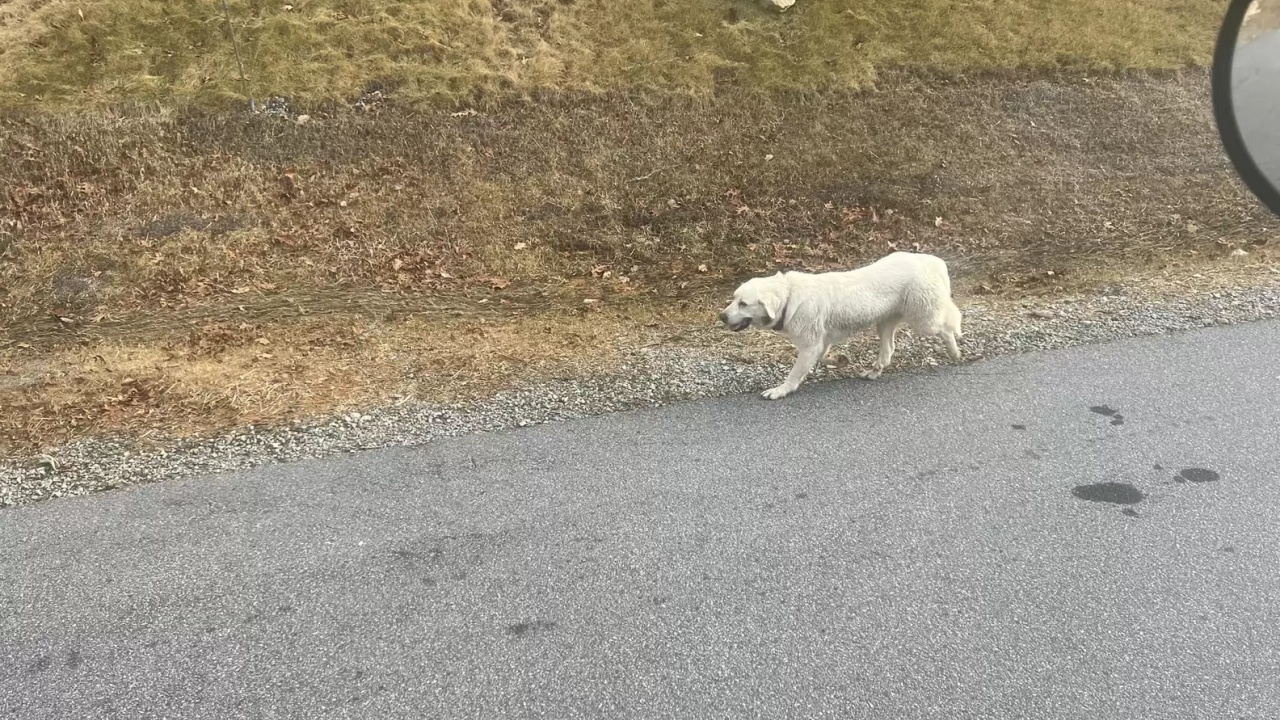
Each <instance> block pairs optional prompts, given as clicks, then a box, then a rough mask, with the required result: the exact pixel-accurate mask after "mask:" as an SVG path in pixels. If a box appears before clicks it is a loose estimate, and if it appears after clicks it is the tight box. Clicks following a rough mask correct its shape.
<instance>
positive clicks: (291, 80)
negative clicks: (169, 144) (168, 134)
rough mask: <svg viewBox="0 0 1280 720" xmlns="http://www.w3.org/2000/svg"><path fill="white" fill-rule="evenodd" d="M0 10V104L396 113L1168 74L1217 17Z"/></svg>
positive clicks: (751, 8) (743, 4) (639, 8)
mask: <svg viewBox="0 0 1280 720" xmlns="http://www.w3.org/2000/svg"><path fill="white" fill-rule="evenodd" d="M228 5H229V7H230V10H231V15H232V18H233V21H234V26H235V27H236V29H237V34H238V37H239V40H240V43H241V49H242V53H241V54H242V58H243V63H244V66H245V71H246V74H247V75H248V76H249V79H248V81H247V82H244V83H242V82H240V81H239V79H238V71H237V62H236V57H235V53H234V50H233V46H232V43H231V42H230V40H229V38H228V36H227V34H226V26H225V22H224V19H223V16H222V13H221V8H220V5H219V3H217V2H213V1H212V0H10V2H8V3H5V4H2V5H0V100H3V101H5V102H6V103H10V104H12V103H24V104H26V103H44V104H49V105H53V106H58V105H62V104H65V103H67V102H76V103H80V102H84V101H85V100H86V99H87V100H89V101H117V100H129V99H147V100H157V101H162V102H165V103H173V102H185V101H188V100H196V101H201V102H220V101H225V100H229V99H231V98H243V97H245V96H246V95H251V96H254V97H258V98H262V97H265V96H267V95H271V94H281V95H285V96H288V97H290V98H294V99H299V100H320V99H348V100H349V99H351V98H353V97H355V96H357V95H359V94H360V93H361V92H362V91H363V90H364V89H365V88H367V87H368V86H369V84H370V83H371V82H374V81H377V82H381V83H384V84H387V85H394V86H395V87H397V94H398V95H399V97H400V98H401V99H402V100H404V101H415V102H416V101H428V102H432V101H444V102H453V103H456V102H473V101H475V100H477V98H478V97H485V98H493V97H505V96H508V95H511V94H527V93H533V92H538V91H548V90H550V91H567V92H577V91H588V92H594V91H626V92H635V91H638V90H661V91H664V92H693V93H702V92H707V91H708V90H710V89H711V88H712V87H713V86H714V83H715V81H716V78H717V77H719V78H721V79H723V78H724V77H727V76H730V75H731V76H734V77H736V78H738V79H739V80H740V81H741V82H742V83H744V84H747V85H749V86H751V87H753V88H756V89H758V90H761V91H766V92H767V91H772V90H778V89H783V88H788V89H797V88H798V89H833V88H860V87H864V86H866V85H867V84H868V83H869V82H871V81H872V80H873V79H874V77H875V72H876V69H877V68H886V67H904V66H905V67H919V68H927V69H930V70H965V69H975V68H976V69H990V68H1029V67H1038V68H1039V67H1055V68H1063V67H1065V68H1077V69H1090V70H1100V69H1131V68H1166V69H1167V68H1179V67H1185V66H1188V65H1193V64H1200V63H1204V62H1205V61H1206V60H1207V59H1208V57H1209V52H1210V46H1211V41H1212V36H1213V33H1214V30H1215V24H1216V23H1217V22H1218V20H1219V18H1220V15H1221V12H1222V10H1223V3H1222V2H1219V1H1218V0H1141V1H1140V2H1135V1H1134V0H1070V1H1067V0H897V1H895V2H884V1H883V0H800V2H799V3H798V4H797V5H796V6H795V7H794V8H793V9H792V10H790V11H787V12H785V13H781V14H779V13H777V12H776V11H773V10H771V9H768V8H766V7H765V6H764V5H763V3H760V2H757V1H756V0H627V1H625V2H622V1H618V0H408V1H405V2H374V1H373V0H295V1H294V2H292V4H287V3H285V2H278V1H276V0H272V1H271V2H265V1H263V0H229V3H228Z"/></svg>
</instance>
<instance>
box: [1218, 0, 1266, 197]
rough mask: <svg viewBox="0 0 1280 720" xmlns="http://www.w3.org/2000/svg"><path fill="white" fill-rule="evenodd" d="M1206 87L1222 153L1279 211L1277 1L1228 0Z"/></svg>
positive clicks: (1244, 178)
mask: <svg viewBox="0 0 1280 720" xmlns="http://www.w3.org/2000/svg"><path fill="white" fill-rule="evenodd" d="M1212 87H1213V115H1214V118H1215V120H1217V123H1218V134H1219V135H1220V136H1221V138H1222V145H1223V147H1225V148H1226V151H1227V157H1229V158H1231V163H1232V164H1233V165H1235V167H1236V172H1238V173H1240V177H1241V179H1243V180H1244V183H1245V185H1247V186H1248V187H1249V190H1250V191H1251V192H1252V193H1253V194H1254V195H1255V196H1256V197H1257V198H1258V199H1259V200H1261V201H1262V203H1263V204H1264V205H1266V206H1267V207H1268V208H1269V209H1270V210H1271V212H1273V213H1276V214H1277V215H1280V191H1277V188H1278V187H1280V0H1231V5H1230V7H1228V8H1227V16H1226V18H1225V19H1224V20H1223V21H1222V29H1221V30H1220V31H1219V32H1218V44H1217V47H1216V48H1215V49H1214V52H1213V80H1212Z"/></svg>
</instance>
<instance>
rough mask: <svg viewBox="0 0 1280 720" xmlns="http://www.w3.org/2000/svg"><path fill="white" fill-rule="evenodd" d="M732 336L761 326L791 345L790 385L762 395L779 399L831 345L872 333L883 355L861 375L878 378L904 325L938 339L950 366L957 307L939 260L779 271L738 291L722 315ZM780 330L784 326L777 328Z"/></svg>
mask: <svg viewBox="0 0 1280 720" xmlns="http://www.w3.org/2000/svg"><path fill="white" fill-rule="evenodd" d="M720 320H721V321H722V322H723V323H724V324H725V325H726V326H727V327H729V328H730V329H732V330H735V331H737V330H746V329H747V328H749V327H760V328H766V329H770V330H774V331H775V332H777V333H779V334H781V335H782V336H784V337H786V338H787V339H788V340H790V341H791V342H793V343H795V346H796V351H797V352H796V364H795V366H794V367H793V368H791V373H790V374H789V375H787V379H786V380H785V381H783V383H782V384H781V385H779V386H777V387H774V388H770V389H768V390H765V391H764V392H763V393H762V394H763V395H764V397H765V398H767V399H769V400H777V399H779V398H782V397H785V396H786V395H788V394H790V393H791V392H792V391H794V390H795V389H796V388H798V387H800V383H802V382H804V379H805V377H806V376H808V374H809V371H810V370H812V369H813V366H814V364H815V363H817V362H818V360H820V359H822V358H823V357H825V356H826V354H827V353H828V352H829V351H830V350H831V347H832V346H833V345H837V344H839V343H842V342H844V341H845V340H848V339H849V338H850V337H852V336H853V335H855V334H857V333H859V332H861V331H862V330H865V329H867V328H870V327H875V328H876V331H877V332H878V333H879V334H880V353H879V355H878V356H877V357H876V360H875V362H874V363H873V364H872V365H871V368H870V369H869V370H867V371H865V372H864V373H863V374H862V376H863V377H864V378H868V379H875V378H877V377H879V376H880V373H882V372H884V369H885V368H886V367H888V366H889V361H890V360H892V359H893V350H894V336H895V335H896V334H897V332H898V328H899V327H900V326H901V325H903V324H906V325H908V326H910V327H911V328H912V329H913V330H914V331H915V332H916V333H917V334H920V335H927V336H937V337H940V338H942V341H943V342H944V343H945V345H946V349H947V354H948V355H950V356H951V358H952V359H953V360H959V359H960V357H961V356H960V348H959V347H957V346H956V338H959V337H963V334H962V333H961V331H960V309H959V308H957V307H956V304H955V302H954V301H952V299H951V277H950V276H949V275H948V274H947V264H946V262H944V261H943V260H942V258H939V257H935V256H933V255H925V254H923V253H908V252H895V253H892V254H890V255H887V256H885V257H883V258H881V259H879V260H877V261H876V262H873V263H871V264H870V265H867V266H865V267H861V268H858V269H857V270H848V271H844V272H827V273H805V272H780V273H777V274H776V275H770V276H768V277H760V278H753V279H751V280H748V281H746V282H745V283H743V284H742V285H740V286H738V289H737V290H736V291H734V293H733V301H732V302H730V303H729V306H728V307H726V308H725V309H724V311H723V312H721V313H720ZM779 324H781V328H779V327H778V325H779Z"/></svg>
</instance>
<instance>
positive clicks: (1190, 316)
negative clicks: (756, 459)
mask: <svg viewBox="0 0 1280 720" xmlns="http://www.w3.org/2000/svg"><path fill="white" fill-rule="evenodd" d="M957 300H958V301H959V304H960V306H961V309H962V311H963V312H964V315H965V325H964V330H965V337H964V340H963V341H962V344H961V348H962V350H963V351H964V352H965V355H966V360H965V362H967V363H972V362H979V363H980V361H981V360H982V359H984V358H991V357H995V356H1000V355H1008V354H1016V353H1028V352H1038V351H1043V350H1052V349H1055V348H1062V347H1068V346H1073V345H1081V344H1087V343H1102V342H1108V341H1112V340H1119V339H1122V338H1127V337H1134V336H1141V335H1152V334H1161V333H1173V332H1179V331H1184V330H1191V329H1195V328H1200V327H1206V326H1211V325H1225V324H1234V323H1242V322H1250V321H1256V320H1264V319H1270V318H1275V317H1277V316H1280V270H1277V269H1275V268H1267V267H1255V268H1252V269H1249V270H1245V271H1241V270H1239V269H1235V270H1232V269H1229V268H1228V269H1223V270H1222V271H1221V272H1218V273H1206V274H1200V273H1197V274H1195V275H1192V276H1189V277H1186V278H1181V279H1176V280H1171V279H1167V278H1166V279H1165V280H1164V281H1156V282H1153V281H1150V279H1148V280H1147V281H1142V282H1134V283H1132V284H1117V285H1115V286H1112V287H1107V288H1103V289H1102V290H1101V291H1099V292H1096V293H1092V294H1089V295H1080V296H1070V297H1058V298H1054V299H1037V300H1023V301H1008V300H1000V299H994V298H991V299H987V298H964V297H960V298H957ZM874 347H875V339H874V333H867V334H864V335H863V336H861V337H859V338H855V339H854V340H853V341H852V342H851V343H849V344H848V345H847V346H846V347H845V348H843V349H842V350H841V352H842V353H843V354H844V356H845V358H848V359H849V362H847V363H844V362H839V363H836V364H835V365H828V366H824V367H820V368H819V369H817V370H816V371H815V372H814V373H813V374H812V375H811V376H810V378H809V380H808V381H807V383H816V382H829V381H848V382H861V381H859V380H855V379H853V378H854V377H855V376H856V375H857V373H858V371H859V370H860V364H861V363H862V362H864V361H865V360H867V359H869V358H870V357H872V356H873V355H874V352H875V351H874ZM898 347H899V349H898V352H897V353H896V354H895V356H894V365H893V367H892V368H890V370H889V372H946V371H947V370H946V365H947V364H948V362H947V360H946V358H945V354H944V353H942V351H941V348H940V347H937V346H935V343H934V342H933V341H932V340H921V339H918V338H912V337H910V335H909V333H907V334H904V336H903V337H902V338H901V340H900V342H899V345H898ZM623 350H624V351H623V352H622V360H621V361H620V362H619V363H617V364H615V365H613V366H612V367H610V368H608V369H606V370H604V371H602V372H601V373H600V374H599V375H596V376H594V377H592V378H589V379H586V380H557V381H551V382H543V383H538V384H534V385H528V386H525V387H520V388H515V389H511V390H508V391H505V392H501V393H498V394H496V395H494V396H492V397H490V398H488V399H485V400H482V401H478V402H468V403H458V404H431V403H420V402H412V401H411V402H404V403H401V404H397V405H393V406H388V407H380V408H374V409H370V410H368V411H367V412H359V413H349V414H346V415H342V416H338V417H333V418H328V419H324V420H320V421H316V422H310V423H295V424H293V425H292V426H290V427H287V428H279V429H260V428H253V427H250V428H245V429H243V430H239V431H236V432H232V433H228V434H224V435H221V436H218V437H214V438H208V439H201V440H181V441H173V442H169V443H161V444H160V445H159V446H158V447H156V446H151V447H147V448H141V447H138V446H136V445H133V444H131V443H128V442H124V441H120V440H111V439H99V440H89V441H79V442H75V443H72V444H69V445H66V446H64V447H61V448H58V449H56V450H53V451H51V452H50V453H49V454H48V455H43V456H39V457H23V458H8V459H0V507H8V506H16V505H24V504H28V503H34V502H39V501H43V500H49V499H54V498H63V497H72V496H78V495H86V494H90V493H95V492H101V491H105V490H111V489H117V488H123V487H127V486H130V485H135V484H139V483H150V482H157V481H162V480H173V479H178V478H183V477H192V476H200V475H208V474H213V473H220V472H226V471H232V470H241V469H245V468H249V467H254V466H260V465H265V464H272V463H281V462H291V461H296V460H302V459H307V458H321V457H325V456H331V455H336V454H340V453H348V452H354V451H358V450H365V449H372V448H379V447H387V446H412V445H421V444H424V443H430V442H432V441H434V440H437V439H440V438H445V437H452V436H458V435H465V434H471V433H481V432H491V431H495V430H504V429H510V428H519V427H527V426H532V425H537V424H541V423H546V422H554V421H561V420H568V419H573V418H581V417H588V416H593V415H600V414H604V413H610V412H617V411H622V410H630V409H637V408H651V407H659V406H662V405H666V404H670V403H673V402H680V401H686V400H693V399H698V398H706V397H715V396H720V395H727V394H733V393H745V392H757V391H759V390H762V389H764V388H767V387H770V386H772V385H773V384H775V383H776V382H777V379H778V378H779V377H781V376H782V375H783V374H785V372H786V370H787V369H788V368H789V366H790V363H791V360H792V357H793V355H792V352H793V351H792V349H791V347H790V345H789V344H788V343H786V342H785V341H784V340H781V339H780V338H777V337H774V336H771V335H769V334H766V333H743V334H741V335H733V334H729V333H726V332H725V331H723V330H722V329H720V328H718V327H712V326H703V327H691V328H688V330H687V331H686V332H684V333H681V334H680V335H679V336H676V337H671V338H668V339H667V340H666V341H665V342H659V343H656V344H653V345H649V346H646V347H632V348H624V349H623ZM836 365H838V366H836ZM803 391H804V390H803V387H802V388H801V390H800V392H803ZM761 402H764V401H763V400H762V401H761ZM781 402H785V400H783V401H781Z"/></svg>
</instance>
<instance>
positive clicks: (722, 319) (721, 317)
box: [720, 311, 727, 322]
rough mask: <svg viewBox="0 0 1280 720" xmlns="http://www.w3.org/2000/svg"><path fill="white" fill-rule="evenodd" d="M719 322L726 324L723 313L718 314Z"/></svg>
mask: <svg viewBox="0 0 1280 720" xmlns="http://www.w3.org/2000/svg"><path fill="white" fill-rule="evenodd" d="M720 322H727V320H726V318H725V316H724V312H723V311H722V312H721V313H720Z"/></svg>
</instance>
